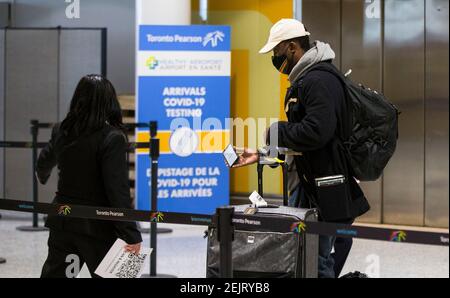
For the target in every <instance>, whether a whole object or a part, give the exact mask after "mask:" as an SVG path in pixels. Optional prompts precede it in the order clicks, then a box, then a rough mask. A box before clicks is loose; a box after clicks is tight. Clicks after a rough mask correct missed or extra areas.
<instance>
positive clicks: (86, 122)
mask: <svg viewBox="0 0 450 298" xmlns="http://www.w3.org/2000/svg"><path fill="white" fill-rule="evenodd" d="M108 124H109V125H111V126H114V127H116V128H118V129H121V130H124V125H123V122H122V110H121V108H120V104H119V101H118V99H117V95H116V90H115V89H114V86H113V85H112V84H111V82H110V81H109V80H108V79H106V78H105V77H104V76H101V75H96V74H91V75H87V76H85V77H83V78H81V80H80V82H79V83H78V85H77V88H76V89H75V92H74V94H73V98H72V101H71V103H70V109H69V113H68V114H67V116H66V118H65V119H64V120H63V122H62V123H61V130H62V131H63V132H64V134H65V135H70V136H73V137H78V136H81V135H87V134H91V133H93V132H95V131H98V130H99V129H101V128H103V127H104V126H105V125H108Z"/></svg>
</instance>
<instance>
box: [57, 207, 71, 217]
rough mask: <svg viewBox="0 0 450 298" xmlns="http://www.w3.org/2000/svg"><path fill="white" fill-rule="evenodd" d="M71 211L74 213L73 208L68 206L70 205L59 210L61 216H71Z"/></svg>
mask: <svg viewBox="0 0 450 298" xmlns="http://www.w3.org/2000/svg"><path fill="white" fill-rule="evenodd" d="M71 211H72V208H70V206H68V205H63V206H60V207H59V208H58V214H59V215H69V214H70V212H71Z"/></svg>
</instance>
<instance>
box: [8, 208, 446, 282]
mask: <svg viewBox="0 0 450 298" xmlns="http://www.w3.org/2000/svg"><path fill="white" fill-rule="evenodd" d="M2 214H3V219H1V220H0V257H4V258H6V259H7V263H6V264H1V265H0V278H1V277H39V274H40V270H41V266H42V264H43V262H44V260H45V258H46V254H47V246H46V241H47V237H48V233H47V232H36V233H27V232H19V231H17V230H16V227H17V226H20V225H24V224H25V225H26V224H28V223H29V222H28V221H25V219H28V218H30V217H29V216H28V215H26V216H25V218H24V215H23V214H17V213H9V212H8V213H5V212H2ZM162 226H164V227H170V228H172V229H173V233H170V234H160V235H159V236H158V272H160V273H165V274H172V275H175V276H177V277H194V278H195V277H200V278H201V277H204V276H205V266H206V265H205V264H206V240H205V239H203V233H204V231H205V230H206V227H198V226H196V227H194V226H180V225H162ZM148 239H149V237H148V235H144V242H145V245H148ZM355 270H358V271H362V272H367V273H368V274H369V275H370V276H372V277H383V278H384V277H445V278H448V277H449V249H448V247H438V246H427V245H414V244H398V243H390V242H380V241H369V240H359V239H356V240H355V243H354V246H353V249H352V251H351V254H350V257H349V259H348V262H347V264H346V267H345V268H344V272H349V271H355Z"/></svg>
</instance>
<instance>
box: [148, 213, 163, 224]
mask: <svg viewBox="0 0 450 298" xmlns="http://www.w3.org/2000/svg"><path fill="white" fill-rule="evenodd" d="M163 220H164V214H163V213H162V212H153V213H152V214H150V221H151V222H162V221H163Z"/></svg>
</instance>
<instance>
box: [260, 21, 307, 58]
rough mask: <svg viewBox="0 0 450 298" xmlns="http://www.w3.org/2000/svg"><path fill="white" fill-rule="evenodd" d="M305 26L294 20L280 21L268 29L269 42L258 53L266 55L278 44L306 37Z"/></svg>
mask: <svg viewBox="0 0 450 298" xmlns="http://www.w3.org/2000/svg"><path fill="white" fill-rule="evenodd" d="M308 35H310V33H309V32H308V31H306V29H305V26H304V25H303V24H302V23H301V22H300V21H297V20H295V19H281V20H279V21H278V22H277V23H276V24H275V25H273V26H272V28H271V29H270V35H269V40H268V41H267V43H266V45H265V46H264V47H263V48H262V49H261V50H260V51H259V53H260V54H266V53H268V52H270V51H272V50H273V48H274V47H276V46H277V45H278V44H279V43H280V42H282V41H285V40H289V39H292V38H296V37H302V36H308Z"/></svg>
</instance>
